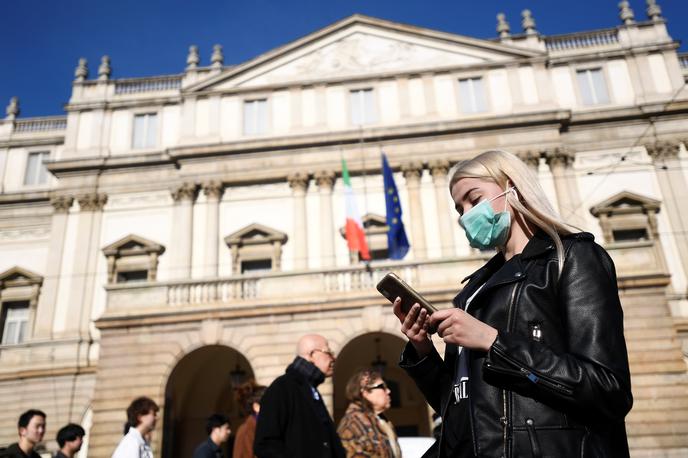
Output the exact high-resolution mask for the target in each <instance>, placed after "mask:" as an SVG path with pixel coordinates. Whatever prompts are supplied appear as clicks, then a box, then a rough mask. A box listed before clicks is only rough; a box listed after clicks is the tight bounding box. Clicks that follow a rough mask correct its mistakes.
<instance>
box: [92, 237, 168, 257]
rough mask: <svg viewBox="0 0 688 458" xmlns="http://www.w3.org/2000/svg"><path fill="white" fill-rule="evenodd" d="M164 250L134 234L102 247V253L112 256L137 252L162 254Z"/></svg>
mask: <svg viewBox="0 0 688 458" xmlns="http://www.w3.org/2000/svg"><path fill="white" fill-rule="evenodd" d="M164 252H165V247H164V246H162V245H160V244H159V243H155V242H153V241H152V240H148V239H146V238H143V237H141V236H139V235H136V234H130V235H127V236H126V237H123V238H121V239H119V240H117V241H116V242H113V243H111V244H110V245H108V246H106V247H105V248H103V254H105V256H114V255H117V254H119V255H122V254H127V255H134V254H137V253H141V254H144V253H158V254H162V253H164Z"/></svg>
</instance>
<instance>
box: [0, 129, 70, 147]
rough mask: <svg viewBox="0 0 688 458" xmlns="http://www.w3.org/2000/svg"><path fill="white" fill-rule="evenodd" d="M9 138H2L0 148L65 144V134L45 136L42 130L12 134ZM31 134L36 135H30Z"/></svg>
mask: <svg viewBox="0 0 688 458" xmlns="http://www.w3.org/2000/svg"><path fill="white" fill-rule="evenodd" d="M12 135H13V136H12V138H10V139H9V140H0V148H21V147H27V146H58V145H62V144H64V139H65V137H64V135H50V136H43V134H42V133H41V132H27V133H21V134H12ZM29 135H35V137H33V136H31V137H30V136H29Z"/></svg>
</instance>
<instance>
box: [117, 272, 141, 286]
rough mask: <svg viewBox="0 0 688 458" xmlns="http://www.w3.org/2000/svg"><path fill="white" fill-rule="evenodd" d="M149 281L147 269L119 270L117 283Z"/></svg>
mask: <svg viewBox="0 0 688 458" xmlns="http://www.w3.org/2000/svg"><path fill="white" fill-rule="evenodd" d="M144 281H148V271H147V270H132V271H129V272H117V283H139V282H144Z"/></svg>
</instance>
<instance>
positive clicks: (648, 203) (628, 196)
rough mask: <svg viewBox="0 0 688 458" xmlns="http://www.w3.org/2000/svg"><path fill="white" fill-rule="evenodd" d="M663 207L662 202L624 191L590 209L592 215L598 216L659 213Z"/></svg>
mask: <svg viewBox="0 0 688 458" xmlns="http://www.w3.org/2000/svg"><path fill="white" fill-rule="evenodd" d="M661 205H662V202H661V201H659V200H657V199H653V198H651V197H647V196H643V195H640V194H636V193H634V192H630V191H622V192H620V193H617V194H614V195H613V196H611V197H609V198H608V199H605V200H603V201H602V202H600V203H599V204H597V205H595V206H593V207H592V208H591V209H590V213H592V214H593V215H595V216H598V215H600V214H609V213H611V214H620V213H638V212H640V211H648V210H650V211H655V212H658V211H659V209H660V207H661Z"/></svg>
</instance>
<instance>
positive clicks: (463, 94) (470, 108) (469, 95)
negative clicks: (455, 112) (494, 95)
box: [459, 78, 487, 113]
mask: <svg viewBox="0 0 688 458" xmlns="http://www.w3.org/2000/svg"><path fill="white" fill-rule="evenodd" d="M459 97H460V104H461V111H462V112H463V113H482V112H484V111H487V97H485V85H484V84H483V79H482V78H466V79H461V80H459Z"/></svg>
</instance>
